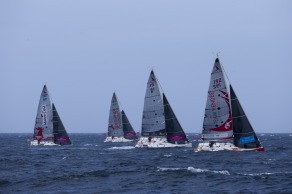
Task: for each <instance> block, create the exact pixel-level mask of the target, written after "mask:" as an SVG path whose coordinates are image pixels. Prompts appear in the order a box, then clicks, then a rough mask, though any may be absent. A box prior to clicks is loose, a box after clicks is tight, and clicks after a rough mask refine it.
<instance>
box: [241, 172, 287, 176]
mask: <svg viewBox="0 0 292 194" xmlns="http://www.w3.org/2000/svg"><path fill="white" fill-rule="evenodd" d="M291 173H292V172H263V173H250V174H241V175H244V176H262V175H274V174H291ZM239 174H240V173H239Z"/></svg>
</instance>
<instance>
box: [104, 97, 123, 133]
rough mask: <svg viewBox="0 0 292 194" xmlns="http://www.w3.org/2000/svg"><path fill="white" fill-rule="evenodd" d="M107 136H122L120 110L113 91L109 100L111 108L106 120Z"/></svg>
mask: <svg viewBox="0 0 292 194" xmlns="http://www.w3.org/2000/svg"><path fill="white" fill-rule="evenodd" d="M108 136H111V137H123V136H124V132H123V124H122V118H121V111H120V107H119V104H118V100H117V97H116V94H115V93H114V94H113V97H112V101H111V108H110V114H109V121H108Z"/></svg>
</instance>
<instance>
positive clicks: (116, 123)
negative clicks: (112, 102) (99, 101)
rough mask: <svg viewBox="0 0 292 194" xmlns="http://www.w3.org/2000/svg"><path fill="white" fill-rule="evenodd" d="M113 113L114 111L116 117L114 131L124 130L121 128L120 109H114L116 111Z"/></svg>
mask: <svg viewBox="0 0 292 194" xmlns="http://www.w3.org/2000/svg"><path fill="white" fill-rule="evenodd" d="M112 111H113V115H114V124H113V125H114V126H113V127H114V128H113V129H121V128H122V126H121V124H120V123H121V122H120V121H121V116H120V111H119V109H118V108H114V109H112Z"/></svg>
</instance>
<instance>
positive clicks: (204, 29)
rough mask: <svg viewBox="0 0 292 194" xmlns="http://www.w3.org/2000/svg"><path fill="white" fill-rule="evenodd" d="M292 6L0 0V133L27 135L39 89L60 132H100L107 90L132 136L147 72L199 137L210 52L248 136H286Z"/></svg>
mask: <svg viewBox="0 0 292 194" xmlns="http://www.w3.org/2000/svg"><path fill="white" fill-rule="evenodd" d="M291 9H292V1H267V0H264V1H260V0H259V1H254V0H247V1H240V2H239V1H231V0H230V1H216V0H214V1H208V0H207V1H193V0H190V1H186V0H184V1H180V0H177V1H171V0H147V1H146V0H145V1H141V0H132V1H130V0H127V1H126V0H116V1H111V0H92V1H90V0H87V1H84V0H80V1H77V0H62V1H60V0H46V1H43V0H35V1H30V0H25V1H22V0H19V1H11V0H1V1H0V91H1V92H0V132H29V133H32V132H33V127H34V122H35V116H36V112H37V106H38V101H39V97H40V94H41V90H42V87H43V84H44V83H47V86H48V89H49V92H50V94H51V96H52V99H53V101H54V103H55V105H56V107H57V109H58V112H59V114H60V116H61V119H62V121H63V123H64V125H65V127H66V129H67V131H68V132H69V133H72V132H93V133H99V132H106V131H107V122H108V115H109V108H110V101H111V97H112V93H113V91H116V93H117V97H118V98H119V100H120V102H121V103H122V106H123V108H124V110H125V112H126V114H127V115H128V118H129V120H130V122H131V123H132V125H133V127H134V128H135V130H136V131H140V129H141V118H142V110H143V104H144V95H145V91H146V83H147V80H148V76H149V73H150V70H151V68H152V67H153V68H154V70H155V73H156V75H157V77H158V79H159V82H160V83H161V85H162V87H163V90H164V92H165V93H166V95H167V98H168V100H169V102H170V104H171V105H172V108H173V109H174V111H175V113H176V116H177V117H178V119H179V121H180V123H181V125H182V126H183V128H184V130H185V131H186V132H201V128H202V122H203V114H204V108H205V103H206V98H207V90H208V86H209V79H210V73H211V70H212V66H213V64H214V60H215V56H216V53H217V52H220V60H221V62H222V63H223V66H224V68H225V70H226V72H227V74H228V77H229V79H230V81H231V83H232V85H233V87H234V90H235V92H236V93H237V96H238V98H239V99H240V101H241V104H242V106H243V108H244V110H245V112H246V114H247V116H248V118H249V120H250V121H251V123H252V125H253V126H254V128H255V130H256V132H292V127H291V126H290V123H291V122H290V121H291V118H292V117H291V112H290V111H291V109H292V103H291V102H290V98H291V96H292V90H291V88H292V86H291V85H292V76H291V70H292V64H291V56H292V11H291Z"/></svg>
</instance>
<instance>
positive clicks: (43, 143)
mask: <svg viewBox="0 0 292 194" xmlns="http://www.w3.org/2000/svg"><path fill="white" fill-rule="evenodd" d="M30 145H31V146H58V144H55V143H54V142H53V141H40V143H38V140H32V141H31V142H30Z"/></svg>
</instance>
